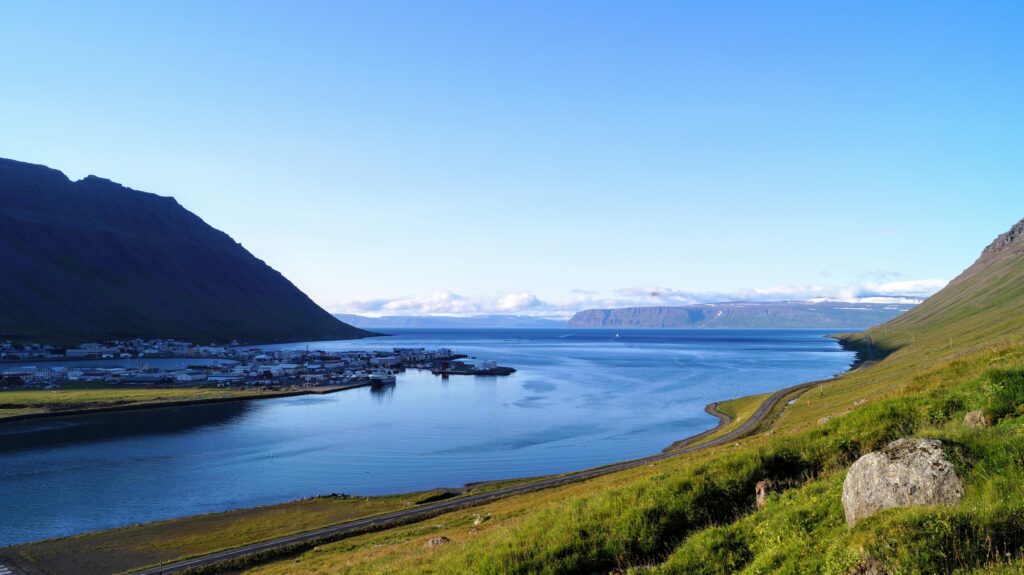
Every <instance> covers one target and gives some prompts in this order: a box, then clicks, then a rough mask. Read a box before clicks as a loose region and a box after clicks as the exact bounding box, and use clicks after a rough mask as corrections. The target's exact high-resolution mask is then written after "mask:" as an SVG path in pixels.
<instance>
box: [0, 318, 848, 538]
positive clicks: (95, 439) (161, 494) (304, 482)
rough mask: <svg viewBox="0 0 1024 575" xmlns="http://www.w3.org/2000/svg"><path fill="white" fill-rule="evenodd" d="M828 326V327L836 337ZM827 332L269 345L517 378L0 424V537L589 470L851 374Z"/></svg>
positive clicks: (397, 338) (568, 333)
mask: <svg viewBox="0 0 1024 575" xmlns="http://www.w3.org/2000/svg"><path fill="white" fill-rule="evenodd" d="M832 331H836V330H832ZM829 333H830V332H829V331H823V330H795V329H787V330H773V329H760V330H737V329H704V330H670V329H658V330H643V329H631V330H619V331H616V330H606V329H444V330H432V329H403V330H392V335H389V336H387V337H376V338H370V339H363V340H348V341H332V342H302V343H295V344H285V345H275V346H265V347H266V348H267V349H271V350H273V349H307V348H308V349H322V350H327V351H331V350H358V349H367V350H370V349H373V350H379V349H390V348H393V347H426V348H438V347H449V348H452V349H453V350H454V351H455V352H456V353H463V354H467V355H470V356H472V357H476V358H478V359H491V360H496V361H497V362H498V364H499V365H504V366H510V367H514V368H515V369H516V370H517V371H516V373H514V374H513V375H510V376H493V377H478V376H452V377H450V378H447V379H445V378H442V377H439V376H434V375H432V374H430V373H429V372H426V371H418V370H407V371H405V372H402V373H400V374H399V375H398V381H397V383H396V384H395V385H393V386H387V387H383V388H380V389H375V388H360V389H354V390H349V391H343V392H339V393H333V394H328V395H305V396H296V397H285V398H277V399H264V400H254V401H238V402H229V403H219V404H211V405H195V406H188V407H174V408H160V409H148V410H141V411H124V412H111V413H103V414H95V415H80V416H68V417H59V418H49V419H41V420H28V421H23V422H9V423H3V424H0V486H2V488H0V546H6V545H12V544H17V543H23V542H28V541H34V540H39V539H45V538H51V537H59V536H66V535H72V534H77V533H82V532H86V531H93V530H97V529H108V528H113V527H119V526H123V525H128V524H133V523H141V522H147V521H156V520H162V519H169V518H174V517H182V516H187V515H195V514H200V513H211V512H217V511H225V510H229V509H236V508H243V507H252V506H256V505H267V504H273V503H280V502H285V501H290V500H295V499H300V498H304V497H310V496H315V495H321V494H329V493H347V494H352V495H364V496H366V495H382V494H388V493H399V492H409V491H418V490H428V489H433V488H439V487H459V486H462V485H464V484H467V483H471V482H478V481H488V480H499V479H509V478H516V477H528V476H538V475H547V474H553V473H561V472H566V471H573V470H577V469H585V468H589V467H594V466H598V465H602V464H607V463H612V462H616V461H623V460H627V459H632V458H636V457H642V456H645V455H650V454H654V453H658V452H660V451H661V450H662V449H664V448H665V447H667V446H669V445H670V444H672V443H673V442H675V441H677V440H679V439H682V438H685V437H687V436H690V435H693V434H696V433H700V432H702V431H704V430H706V429H709V428H711V427H713V426H714V425H716V424H717V420H716V419H715V418H713V417H711V416H710V415H708V414H707V413H705V411H704V407H705V405H707V404H708V403H710V402H714V401H719V400H724V399H730V398H735V397H741V396H744V395H751V394H758V393H764V392H770V391H774V390H777V389H780V388H783V387H786V386H789V385H793V384H796V383H800V382H804V381H811V380H816V379H822V378H827V377H830V376H833V375H836V374H838V373H841V372H843V371H845V370H846V369H848V368H849V367H850V365H851V364H852V362H853V360H854V356H853V354H852V353H850V352H847V351H844V350H842V349H841V348H840V347H839V345H838V344H837V343H836V342H835V341H834V340H832V339H829V338H828V337H827V336H828V334H829Z"/></svg>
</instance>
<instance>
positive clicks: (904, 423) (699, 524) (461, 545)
mask: <svg viewBox="0 0 1024 575" xmlns="http://www.w3.org/2000/svg"><path fill="white" fill-rule="evenodd" d="M1022 367H1024V346H1015V347H1007V348H1003V349H1000V350H995V351H989V352H981V353H978V354H976V355H975V356H973V357H971V358H969V359H962V360H957V361H954V362H951V363H948V364H946V365H942V366H939V367H936V368H933V369H931V370H929V371H928V372H926V373H923V374H922V375H921V376H920V377H917V378H915V379H914V380H913V381H912V382H910V385H908V386H907V389H905V390H904V391H903V393H901V394H899V395H897V396H895V397H891V398H887V399H884V400H880V401H876V402H872V403H871V404H869V405H868V404H862V407H860V408H859V409H856V410H854V411H852V412H851V413H849V414H846V415H843V416H838V417H835V418H834V419H832V420H830V421H829V422H828V423H825V424H823V425H821V426H817V427H815V428H814V429H812V430H808V431H803V432H800V433H796V434H789V435H786V436H780V435H778V434H776V435H775V436H761V437H758V438H752V439H750V440H747V441H746V442H745V443H744V444H743V445H738V446H736V445H734V446H732V447H729V448H725V449H720V450H718V453H717V457H711V456H709V455H710V454H705V455H704V456H702V457H695V458H680V459H677V460H670V461H668V462H665V463H662V464H658V465H654V466H650V467H648V468H645V470H644V472H643V473H636V474H633V476H632V477H629V478H624V480H622V481H615V480H608V482H607V483H605V484H602V483H603V482H594V483H593V484H586V485H581V486H574V487H571V488H563V489H562V490H559V491H560V493H557V494H556V493H549V494H546V496H545V497H536V496H535V499H539V500H540V501H537V500H535V501H533V502H531V503H527V504H523V502H513V501H507V502H501V503H497V504H493V505H491V506H488V507H485V508H482V509H480V510H477V511H474V513H476V514H486V515H489V516H490V517H492V519H491V520H490V521H488V522H485V523H483V524H481V525H473V524H472V522H470V520H469V516H470V513H468V512H465V511H464V512H460V513H454V514H450V515H448V516H444V517H441V518H438V519H436V520H431V521H430V522H428V524H419V525H416V526H411V527H404V528H400V529H396V530H391V531H386V532H382V533H379V534H372V535H365V536H362V537H358V538H354V539H350V540H346V541H341V542H338V543H333V544H330V545H324V546H321V547H320V548H318V549H317V550H316V551H312V552H309V553H306V554H303V555H301V556H300V557H298V558H297V559H290V560H288V561H281V562H277V563H273V564H270V565H266V566H263V567H260V568H257V569H255V570H253V571H252V572H253V573H260V574H293V573H294V574H297V573H323V574H327V573H406V572H408V573H524V574H525V573H591V572H598V573H605V572H609V571H611V570H613V569H632V570H633V572H634V573H658V574H661V573H680V574H682V573H815V572H821V573H837V574H840V573H847V572H849V570H850V569H853V568H856V567H857V566H858V565H860V564H862V563H864V562H866V561H869V560H876V561H880V562H881V563H882V564H884V565H886V567H887V568H888V569H889V570H890V572H892V573H951V572H958V571H964V572H967V571H969V570H972V569H994V568H996V567H999V566H1002V565H1003V564H1004V563H1005V561H1006V560H1007V559H1008V558H1009V559H1016V558H1017V557H1018V554H1019V553H1020V549H1021V548H1022V546H1024V513H1022V508H1021V505H1020V504H1019V503H1017V502H1020V501H1024V481H1022V480H1024V442H1022V441H1021V438H1022V436H1024V420H1022V419H1020V418H1019V417H1018V416H1017V415H1016V413H1014V414H1012V415H1007V416H1005V417H1003V418H1002V419H1001V420H1000V421H999V422H998V423H997V424H996V425H995V426H994V427H991V428H987V429H976V428H969V427H966V426H964V425H963V423H962V421H963V416H964V415H965V413H966V412H967V411H969V410H971V409H986V408H989V407H991V406H992V405H994V404H995V403H997V402H998V401H999V400H998V392H996V390H997V389H998V388H999V385H1000V384H999V383H998V382H1001V381H1005V379H1006V377H1008V376H1007V374H1013V373H1019V370H1020V369H1021V368H1022ZM908 435H917V436H923V437H931V438H937V439H941V440H943V442H944V443H945V444H946V445H947V446H948V447H949V449H950V455H951V457H952V458H953V459H954V461H955V462H956V463H957V465H958V466H959V468H960V469H961V474H962V477H963V478H964V483H965V485H966V488H967V495H966V498H965V500H964V501H963V503H962V504H961V505H959V506H957V507H954V508H920V509H904V510H891V511H887V512H883V513H881V514H879V515H877V516H875V517H872V518H870V519H868V520H865V521H863V522H861V523H859V524H858V525H857V526H856V528H854V529H849V528H847V527H846V523H845V521H844V516H843V509H842V505H841V503H840V494H841V488H842V487H841V486H842V480H843V477H844V476H845V470H846V468H847V467H848V466H849V464H850V463H852V461H854V460H855V459H856V458H857V457H859V456H860V455H861V454H863V453H866V452H869V451H872V450H875V449H878V448H879V447H881V446H883V445H884V444H886V443H888V442H889V441H891V440H893V439H895V438H898V437H904V436H908ZM765 478H773V479H789V480H797V481H796V484H797V485H799V486H798V487H796V488H794V489H791V490H788V491H785V492H783V493H781V494H777V495H772V496H771V497H770V498H769V502H768V504H767V505H766V506H765V507H764V508H763V509H761V510H756V511H755V509H754V485H755V483H757V481H759V480H761V479H765ZM441 535H444V536H446V537H449V538H450V539H451V540H452V542H453V543H452V544H450V545H446V546H444V547H441V548H436V549H426V548H425V547H424V542H425V541H426V540H427V539H428V538H429V537H436V536H441ZM1007 553H1009V556H1007Z"/></svg>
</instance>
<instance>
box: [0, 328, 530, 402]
mask: <svg viewBox="0 0 1024 575" xmlns="http://www.w3.org/2000/svg"><path fill="white" fill-rule="evenodd" d="M406 369H423V370H429V371H431V372H432V373H434V374H436V375H441V376H442V377H447V376H448V375H509V374H511V373H514V372H515V369H513V368H510V367H502V366H498V365H497V364H496V363H495V362H494V361H488V360H475V359H473V358H469V357H468V356H466V355H462V354H457V353H455V352H454V351H452V350H451V349H449V348H443V347H442V348H438V349H434V350H428V349H426V348H402V347H396V348H392V349H391V350H390V351H380V350H376V351H331V352H328V351H322V350H310V349H305V350H277V351H270V350H265V349H261V348H259V347H245V346H240V345H238V344H237V343H232V344H230V345H225V346H217V345H209V346H199V345H194V344H191V343H188V342H183V341H177V340H141V339H133V340H127V341H106V342H100V343H86V344H82V345H80V346H77V347H60V346H55V345H48V344H38V343H30V344H22V343H14V342H10V341H7V342H0V388H4V389H11V388H42V389H57V388H60V387H63V386H73V385H88V384H100V385H118V386H148V387H224V388H236V387H237V388H246V389H269V390H287V389H316V390H321V391H338V390H341V389H348V388H352V387H360V386H363V385H389V384H393V383H395V381H396V373H399V372H401V371H404V370H406Z"/></svg>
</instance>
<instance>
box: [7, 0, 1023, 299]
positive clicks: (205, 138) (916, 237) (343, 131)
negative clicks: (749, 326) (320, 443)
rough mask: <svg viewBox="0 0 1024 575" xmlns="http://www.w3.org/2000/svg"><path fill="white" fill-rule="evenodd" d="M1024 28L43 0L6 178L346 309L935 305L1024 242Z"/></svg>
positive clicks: (11, 28)
mask: <svg viewBox="0 0 1024 575" xmlns="http://www.w3.org/2000/svg"><path fill="white" fill-rule="evenodd" d="M1022 26H1024V4H1021V3H1019V2H1010V1H1007V2H985V1H981V2H933V1H928V2H912V1H907V2H898V3H896V2H871V1H865V2H786V1H779V2H755V1H751V2H735V1H728V0H726V1H722V2H697V1H694V2H684V1H673V2H625V1H623V2H607V1H579V2H550V1H537V2H531V1H515V2H507V3H503V2H444V1H438V2H419V1H410V2H393V1H388V0H383V1H374V2H352V3H347V2H340V1H331V2H308V1H306V2H303V1H290V2H258V1H245V2H238V1H228V0H225V1H219V2H190V1H180V0H175V1H151V2H67V3H62V2H38V1H31V2H29V1H18V0H8V1H6V2H4V9H3V16H2V17H0V64H2V70H3V74H2V76H0V109H2V110H3V121H2V122H0V157H7V158H12V159H16V160H21V161H27V162H32V163H39V164H45V165H48V166H50V167H53V168H56V169H59V170H61V171H63V172H64V173H65V174H67V175H68V176H69V177H71V178H72V179H79V178H82V177H85V176H86V175H89V174H95V175H98V176H101V177H106V178H109V179H112V180H114V181H117V182H119V183H122V184H124V185H127V186H129V187H132V188H135V189H140V190H145V191H149V192H153V193H157V194H160V195H166V196H174V197H175V198H176V199H177V200H178V201H179V202H180V203H181V204H182V205H184V206H185V207H186V208H188V209H190V210H191V211H193V212H195V213H196V214H198V215H199V216H200V217H202V218H203V219H204V220H205V221H207V222H208V223H209V224H211V225H213V226H214V227H217V228H219V229H221V230H223V231H225V232H227V233H228V234H229V235H231V236H232V237H233V238H234V239H235V240H237V241H238V242H240V243H241V244H242V245H243V246H245V247H246V248H247V249H249V250H250V251H251V252H253V253H254V254H255V255H256V256H257V257H259V258H261V259H263V260H264V261H266V262H267V263H268V264H270V265H271V266H272V267H274V268H275V269H277V270H279V271H281V272H282V273H283V274H285V276H287V277H288V278H289V279H291V280H292V282H294V283H295V284H296V285H297V286H298V287H300V288H301V289H302V290H304V291H305V292H306V293H307V294H309V295H310V296H311V297H312V298H313V299H314V300H315V301H316V302H317V303H319V304H320V305H322V306H323V307H325V308H326V309H328V310H330V311H336V312H354V313H364V314H368V315H381V314H385V315H392V314H465V315H472V314H479V313H512V314H529V315H545V316H563V315H565V314H568V313H571V312H572V311H575V310H577V309H582V308H587V307H605V306H623V305H656V304H684V303H698V302H707V301H728V300H740V299H750V300H772V299H775V300H792V299H808V298H814V297H828V298H836V299H848V300H854V299H858V298H867V297H877V296H916V297H921V296H927V295H929V294H930V293H932V292H934V291H935V290H937V289H939V288H941V286H942V285H943V284H944V282H945V281H948V280H949V279H952V278H953V277H955V276H956V275H957V274H958V273H959V272H960V271H961V270H962V269H964V268H965V267H967V266H968V265H969V264H970V263H971V262H972V261H973V260H974V259H975V258H976V257H977V255H978V254H979V253H980V251H981V249H982V248H983V247H984V246H985V245H987V244H988V243H989V242H990V241H991V240H992V239H993V238H994V237H995V236H996V235H997V234H999V233H1001V232H1004V231H1006V230H1007V229H1009V227H1010V226H1011V225H1013V224H1014V223H1016V222H1017V221H1018V220H1020V219H1021V218H1022V217H1024V192H1022V185H1021V184H1022V182H1024V162H1022V161H1021V158H1024V117H1022V116H1024V106H1021V102H1024V66H1021V65H1020V62H1021V61H1022V59H1024V35H1021V34H1020V33H1019V31H1020V30H1021V29H1022Z"/></svg>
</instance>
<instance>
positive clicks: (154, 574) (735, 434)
mask: <svg viewBox="0 0 1024 575" xmlns="http://www.w3.org/2000/svg"><path fill="white" fill-rule="evenodd" d="M825 381H830V380H822V381H811V382H807V383H801V384H798V385H794V386H791V387H787V388H785V389H780V390H779V391H776V392H775V393H773V394H772V395H771V397H769V398H768V399H766V400H765V401H764V403H762V404H761V406H760V407H758V408H757V411H755V412H754V415H753V416H751V418H750V419H748V420H746V421H744V422H743V423H741V424H740V425H739V426H737V427H736V429H733V430H731V431H729V432H727V433H724V434H722V435H720V436H718V437H716V438H714V439H711V440H709V441H707V442H704V443H701V444H700V445H689V446H687V445H685V444H676V445H677V446H678V448H676V449H673V450H671V451H668V452H665V453H660V454H658V455H651V456H649V457H643V458H640V459H634V460H631V461H623V462H621V463H614V464H612V465H606V466H604V467H598V468H594V469H587V470H584V471H575V472H572V473H566V474H565V475H559V476H556V477H550V478H547V479H540V480H537V481H534V482H531V483H526V484H522V485H516V486H512V487H504V488H501V489H495V490H494V491H488V492H485V493H477V494H475V495H467V496H464V497H459V498H457V499H450V500H445V501H439V502H436V503H429V504H426V505H419V506H417V507H414V508H412V509H404V510H402V511H395V512H392V513H385V514H383V515H376V516H373V517H367V518H365V519H358V520H355V521H349V522H347V523H340V524H338V525H332V526H330V527H324V528H321V529H316V530H313V531H306V532H303V533H297V534H295V535H288V536H286V537H279V538H277V539H271V540H268V541H264V542H262V543H253V544H251V545H246V546H244V547H238V548H235V549H228V550H226V551H220V552H217V553H211V554H210V555H203V556H201V557H195V558H193V559H186V560H184V561H178V562H175V563H168V564H167V565H163V566H162V567H151V568H149V569H143V570H141V571H135V572H133V575H166V574H171V573H181V572H183V571H186V570H188V569H191V568H195V567H203V566H208V565H214V564H216V563H222V562H224V561H230V560H232V559H239V558H241V557H245V556H247V555H253V554H255V553H260V552H264V551H270V550H273V549H278V548H281V547H287V546H290V545H299V544H303V543H308V542H310V541H316V540H320V539H341V538H343V537H344V536H346V535H351V534H355V533H364V532H368V531H375V530H379V529H383V528H386V527H391V526H395V525H401V524H405V523H413V522H416V521H422V520H424V519H428V518H430V517H435V516H437V515H441V514H442V513H448V512H451V511H455V510H458V509H463V508H465V507H474V506H477V505H482V504H484V503H489V502H491V501H495V500H497V499H504V498H506V497H509V496H512V495H519V494H522V493H530V492H533V491H540V490H541V489H549V488H552V487H558V486H561V485H568V484H570V483H577V482H579V481H586V480H587V479H593V478H595V477H600V476H602V475H607V474H609V473H614V472H616V471H622V470H625V469H630V468H633V467H639V466H641V465H648V464H650V463H653V462H655V461H661V460H662V459H667V458H669V457H675V456H676V455H682V454H684V453H693V452H695V451H700V450H702V449H707V448H709V447H714V446H716V445H722V444H723V443H728V442H730V441H735V440H736V439H739V438H740V437H743V436H745V435H747V434H748V433H749V432H750V431H751V430H752V429H754V428H755V427H756V426H757V425H759V424H760V423H761V422H762V421H763V420H764V419H765V417H767V416H768V415H769V414H770V413H771V412H772V410H773V409H774V408H775V406H776V405H778V403H779V402H780V401H782V400H783V398H785V397H786V396H787V395H789V394H791V393H793V392H794V391H797V390H801V389H806V388H809V387H812V386H815V385H818V384H820V383H824V382H825ZM715 411H717V410H715ZM710 412H711V410H709V413H710ZM712 415H715V414H714V413H712ZM721 421H722V423H720V424H719V425H722V424H724V423H725V421H726V420H724V419H722V420H721ZM706 433H707V432H705V433H704V434H700V435H698V436H695V437H702V436H704V435H705V434H706ZM0 575H3V574H0Z"/></svg>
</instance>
